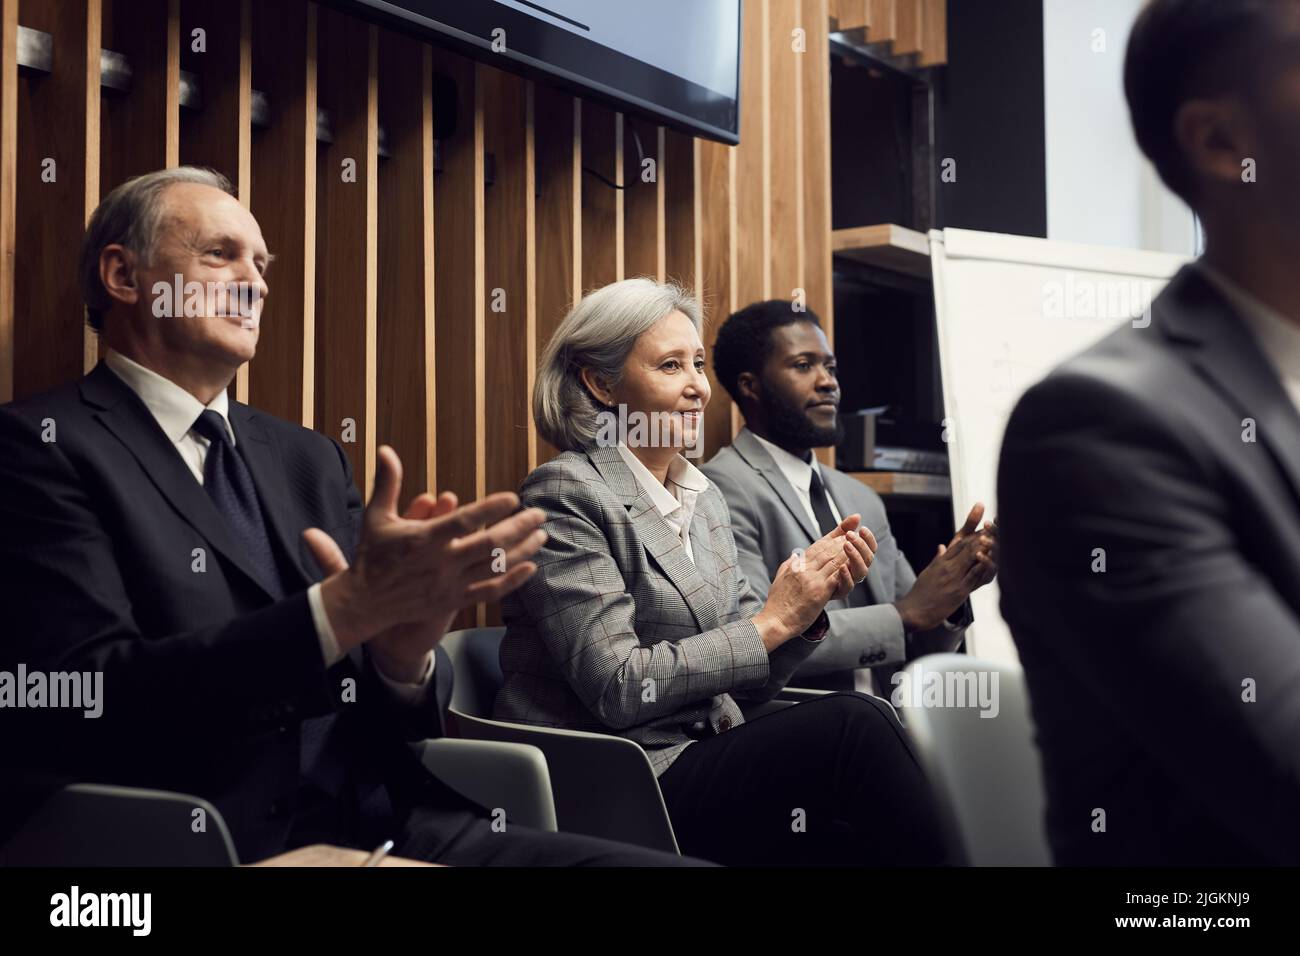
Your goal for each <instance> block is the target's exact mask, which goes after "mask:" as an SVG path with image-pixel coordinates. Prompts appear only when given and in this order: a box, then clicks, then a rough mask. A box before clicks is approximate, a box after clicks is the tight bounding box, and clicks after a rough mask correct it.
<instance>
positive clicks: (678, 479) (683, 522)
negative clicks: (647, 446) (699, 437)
mask: <svg viewBox="0 0 1300 956" xmlns="http://www.w3.org/2000/svg"><path fill="white" fill-rule="evenodd" d="M618 453H619V454H620V455H621V456H622V457H623V461H625V462H627V467H628V468H630V469H631V470H632V474H633V476H635V478H636V481H637V484H639V485H640V486H641V490H642V491H644V492H645V493H646V494H647V495H648V496H649V497H650V501H651V503H653V504H654V506H655V509H656V510H658V512H659V514H661V515H662V516H663V518H664V520H665V521H667V522H668V524H669V526H670V527H671V528H672V529H673V530H674V531H675V532H677V536H678V537H679V538H680V539H681V541H682V547H684V548H685V549H686V556H687V557H688V558H690V559H691V564H694V563H695V554H694V553H693V552H692V551H691V519H692V518H694V517H695V503H696V502H697V501H698V500H699V498H700V493H701V492H703V491H705V490H707V489H708V487H709V479H708V478H706V477H705V476H704V472H702V471H700V469H698V468H696V467H695V466H694V465H692V464H691V463H690V462H689V461H687V460H686V459H685V458H683V457H682V456H681V455H678V456H677V457H676V458H674V459H673V460H672V462H671V463H670V464H669V465H668V475H667V476H666V477H667V482H668V483H667V485H664V484H661V483H660V482H659V480H658V479H657V478H655V476H654V475H653V474H651V472H650V469H649V468H647V467H646V466H645V465H643V464H642V463H641V459H639V458H637V456H636V455H634V454H632V450H631V449H630V448H628V447H627V446H626V445H624V444H622V443H620V444H619V446H618Z"/></svg>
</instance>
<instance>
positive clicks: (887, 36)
mask: <svg viewBox="0 0 1300 956" xmlns="http://www.w3.org/2000/svg"><path fill="white" fill-rule="evenodd" d="M944 8H945V5H944V2H943V0H749V2H748V3H746V5H745V28H744V36H743V43H744V52H743V56H742V63H743V73H742V77H741V89H742V92H741V96H742V106H741V136H742V143H741V145H740V146H739V147H734V148H733V147H727V146H722V145H720V144H717V143H714V142H709V141H705V140H699V139H695V138H692V137H691V136H689V135H686V134H683V133H680V132H677V131H675V130H669V129H664V128H663V127H662V126H660V125H658V124H657V123H655V122H652V121H649V120H645V119H642V118H638V117H633V116H624V115H623V114H621V113H619V112H617V111H614V110H611V109H609V108H607V107H605V106H602V105H599V104H596V103H593V102H590V101H583V100H581V99H577V98H575V97H573V96H572V95H571V94H569V93H566V92H561V91H559V90H557V89H554V88H550V87H546V86H535V85H534V84H533V83H531V82H529V81H526V80H523V79H521V78H519V77H517V76H514V75H511V74H507V73H504V72H500V71H498V70H497V69H496V68H495V67H493V66H489V65H486V64H476V63H474V62H473V61H470V60H468V59H465V58H463V57H461V56H458V55H455V54H453V53H451V52H449V51H447V50H445V49H440V48H436V47H432V46H430V45H428V44H425V43H422V42H419V41H416V40H413V39H411V38H409V37H405V36H401V35H398V34H396V33H393V32H391V31H388V30H382V29H379V28H377V27H373V26H371V25H369V24H368V23H364V22H361V21H359V20H357V19H355V18H353V17H350V16H348V15H345V14H342V13H339V12H337V11H336V10H334V9H332V8H320V7H317V5H316V4H314V3H309V2H305V0H257V2H253V0H39V2H38V0H0V399H8V398H10V397H14V396H17V397H21V396H24V395H29V394H31V393H33V392H36V391H39V390H41V389H43V388H46V387H49V386H53V385H56V384H60V383H62V382H66V381H69V380H72V379H75V378H76V377H77V376H79V375H80V374H82V372H83V371H84V370H85V369H86V368H88V364H89V363H93V361H94V358H95V356H96V354H97V351H98V349H97V338H96V337H95V336H93V335H90V334H88V333H86V332H84V331H83V310H82V308H81V306H80V293H79V290H78V289H77V286H76V282H75V275H74V271H75V270H74V269H73V268H72V259H71V257H70V255H69V249H70V248H72V247H73V243H72V241H71V240H72V237H78V236H80V234H81V231H82V229H83V228H84V224H85V221H86V218H87V216H88V214H89V213H90V212H91V211H92V210H93V208H94V206H95V204H96V203H97V202H98V200H99V197H100V195H101V186H102V187H103V190H105V191H106V190H107V189H110V188H112V187H113V186H115V185H117V184H118V183H119V182H121V181H122V180H123V179H125V178H126V177H127V176H130V175H133V174H136V173H139V172H143V171H145V170H148V169H153V168H157V167H161V166H168V165H174V164H175V163H177V162H183V163H201V164H205V165H211V166H214V167H216V168H218V169H220V170H221V171H222V172H224V173H225V174H226V175H227V176H229V177H230V178H231V179H232V181H233V182H234V183H235V186H236V188H237V191H238V193H239V197H240V199H241V201H243V202H244V203H246V204H248V205H249V207H250V208H251V210H252V211H253V213H254V215H255V216H256V217H257V219H258V221H259V224H260V225H261V227H262V230H263V234H264V236H265V238H266V240H267V243H268V245H269V247H270V248H271V250H272V251H273V252H274V253H275V255H276V262H275V264H274V265H273V266H272V268H271V270H270V272H269V273H268V283H269V285H270V287H271V290H272V294H271V296H270V298H269V299H268V300H267V303H266V307H265V311H264V313H263V323H262V331H261V338H260V341H259V347H258V354H257V358H256V359H255V360H254V361H253V362H252V363H251V364H250V367H249V370H248V372H247V374H246V375H241V378H240V380H239V381H238V382H237V390H236V394H237V396H238V397H241V398H242V397H245V396H246V397H247V398H248V400H249V401H251V403H252V404H254V405H256V406H258V407H261V408H264V409H266V410H267V411H268V412H270V413H272V414H276V415H279V416H282V417H285V418H289V419H291V420H294V421H299V422H301V423H302V424H304V425H306V426H308V427H314V428H317V429H319V430H320V431H322V432H324V433H326V434H329V435H331V436H333V437H335V438H339V439H342V438H343V437H344V435H343V420H344V419H352V420H353V421H354V422H355V436H354V437H355V440H354V441H353V442H350V443H347V444H345V445H344V447H345V449H346V450H347V453H348V455H349V457H350V460H351V462H352V464H353V467H354V469H355V472H356V477H357V482H358V484H359V485H360V486H362V488H363V490H365V491H368V489H369V488H370V486H371V483H372V481H373V472H374V462H375V448H376V446H377V444H378V443H381V442H382V443H389V444H392V445H393V446H394V447H395V448H397V450H398V452H399V454H400V455H401V457H402V460H403V463H404V466H405V476H406V480H405V482H404V485H403V500H402V504H403V506H405V504H406V503H407V502H408V501H409V500H410V498H411V497H412V496H413V495H414V494H416V493H418V492H419V491H421V490H424V489H426V488H433V489H450V490H452V491H454V492H455V493H456V494H457V495H458V496H459V497H460V498H461V499H462V500H472V499H474V498H477V497H479V496H481V495H483V494H484V493H486V492H487V491H490V490H496V489H500V488H513V487H516V486H517V485H518V483H519V481H520V480H521V479H522V478H523V477H524V475H525V474H526V473H527V472H528V471H529V470H530V469H531V468H533V467H535V466H536V464H537V463H538V462H539V461H544V460H546V458H548V457H550V455H552V454H553V453H554V449H551V448H549V447H548V446H546V444H545V443H544V442H542V441H540V440H539V438H538V437H537V436H536V434H535V432H534V430H533V429H532V427H531V421H530V418H531V415H530V412H531V408H530V399H531V391H532V386H533V382H534V379H535V374H536V363H537V357H538V355H539V354H540V352H541V350H542V349H543V347H544V346H545V344H546V342H547V341H548V340H549V338H550V336H551V334H552V333H553V331H554V329H555V327H556V326H557V325H558V323H559V321H560V320H561V319H562V317H563V316H564V314H565V313H566V311H567V310H568V308H569V307H570V306H571V305H572V303H573V302H574V300H575V299H576V298H577V297H578V296H579V295H580V293H581V291H582V290H584V289H593V288H596V287H599V286H601V285H604V284H606V283H608V282H612V281H616V280H617V279H619V278H621V277H623V276H625V275H650V276H655V277H660V278H664V277H667V278H672V279H675V280H677V281H680V282H682V283H684V284H686V285H688V286H690V287H693V288H694V289H695V290H696V293H697V295H698V296H699V298H700V301H701V303H702V304H703V306H704V310H705V314H706V321H707V324H706V330H705V342H706V345H707V344H711V342H712V339H713V337H714V335H715V333H716V328H717V326H718V324H720V322H721V321H722V320H723V319H725V318H726V316H727V315H728V314H729V313H731V312H732V311H734V310H736V309H737V308H739V307H741V306H743V305H746V304H748V303H750V302H753V301H756V300H759V299H763V298H769V297H781V298H790V297H792V296H794V295H796V294H798V292H797V291H796V290H802V293H803V295H804V296H805V297H806V301H807V304H808V305H809V307H810V308H812V309H814V310H815V311H816V312H817V313H818V314H819V315H820V316H821V317H822V319H823V323H824V325H825V327H826V330H827V334H828V335H833V329H834V315H833V292H832V282H831V245H830V168H829V162H830V159H829V156H830V149H829V139H830V89H829V50H828V45H827V35H828V27H829V23H830V19H831V18H832V17H835V18H837V20H838V23H839V26H840V28H841V29H861V28H866V29H867V31H868V34H867V36H868V39H870V40H872V41H886V40H889V41H894V43H895V49H894V52H896V53H904V52H908V51H909V50H910V51H911V52H916V53H919V55H920V60H921V62H922V63H925V64H930V63H939V62H942V61H943V60H944V59H945V57H946V27H945V24H944V21H943V15H944ZM16 23H21V24H23V25H25V26H29V27H33V28H36V29H39V30H44V31H46V32H49V33H51V34H53V36H54V43H55V63H56V68H55V70H54V72H53V74H52V75H49V76H28V75H22V76H20V75H19V74H18V72H17V68H16V57H15V46H14V35H15V25H16ZM198 27H202V28H203V29H204V30H205V31H206V37H205V39H206V44H207V49H206V52H204V53H198V52H197V51H195V50H194V49H193V40H194V38H193V34H192V31H193V30H194V29H195V28H198ZM101 46H105V47H108V48H110V49H114V50H116V51H118V52H121V53H124V54H126V55H127V56H128V57H129V59H130V61H131V66H132V70H133V74H134V82H133V86H132V89H131V90H130V91H129V92H125V93H123V92H116V91H106V92H104V93H103V94H102V96H101V91H100V82H99V50H100V47H101ZM182 68H183V69H186V70H190V71H192V72H194V73H195V75H196V77H197V80H198V84H199V87H200V91H201V99H202V103H201V105H200V106H199V108H198V109H196V110H190V109H188V108H182V107H180V106H179V88H180V70H181V69H182ZM434 75H440V76H444V77H447V78H449V79H450V80H451V81H452V82H453V83H454V84H455V94H454V95H455V103H454V110H455V114H456V115H455V130H454V132H453V133H451V135H450V136H449V138H447V139H446V141H445V142H442V143H439V144H435V143H434V131H435V129H437V128H439V121H440V120H446V119H450V117H443V116H439V115H436V114H435V111H436V110H437V109H439V108H440V107H439V105H438V103H439V100H438V99H437V96H438V93H437V88H436V87H435V86H434V82H433V77H434ZM254 90H258V91H260V92H262V93H264V94H265V95H266V98H267V103H268V107H269V125H267V126H266V127H265V128H262V127H257V128H254V127H253V126H252V116H251V102H252V92H253V91H254ZM101 99H102V103H103V105H102V113H101ZM318 105H319V106H320V107H322V108H323V109H324V110H326V111H327V112H328V115H329V119H330V126H331V129H332V133H333V142H332V143H324V142H321V143H318V142H317V124H316V119H317V106H318ZM51 117H58V118H59V120H58V121H57V122H52V121H51ZM381 125H382V127H383V129H384V131H385V133H386V148H387V153H388V155H387V156H386V157H385V158H380V157H379V155H378V137H379V129H380V127H381ZM637 139H639V140H640V143H641V150H642V152H644V154H645V155H646V157H648V158H651V159H653V160H654V172H655V175H654V177H653V179H652V181H650V182H645V181H643V179H642V165H641V163H640V162H639V156H638V152H637V148H636V141H637ZM435 145H437V146H438V147H439V148H440V151H441V152H440V155H441V165H440V168H439V171H438V172H437V173H436V174H435V173H434V158H435ZM488 154H490V155H491V156H492V157H493V160H494V163H495V167H494V169H495V172H494V175H495V179H494V182H493V183H492V185H490V186H488V185H487V184H486V182H485V157H486V156H487V155H488ZM46 157H49V158H52V159H55V160H56V161H57V179H56V181H55V182H50V183H46V182H42V180H41V173H42V168H43V167H42V161H43V160H44V159H45V158H46ZM344 159H351V160H354V161H355V164H356V181H355V182H344V181H343V178H342V166H341V163H342V161H343V160H344ZM597 174H598V175H597ZM599 177H603V178H604V179H606V180H609V181H610V183H612V184H613V187H619V186H621V187H624V188H613V187H612V186H611V185H607V184H606V183H605V182H603V181H602V180H601V178H599ZM497 289H500V290H502V292H503V294H504V311H499V312H498V311H494V310H493V308H492V306H493V303H494V299H496V296H494V291H495V290H497ZM498 301H500V300H498ZM15 317H17V318H15ZM736 425H737V421H736V419H735V417H734V415H733V414H732V409H731V403H730V400H729V398H728V396H727V395H726V394H725V393H724V392H723V391H722V390H721V389H720V388H719V387H717V385H716V383H715V392H714V401H713V402H712V403H711V404H710V406H709V409H708V411H707V413H706V422H705V441H706V451H707V453H709V454H711V453H712V452H713V451H714V450H716V449H717V448H718V447H719V446H720V445H722V444H725V443H726V442H727V441H729V440H730V438H731V435H732V433H733V430H734V428H735V427H736ZM485 619H487V617H486V616H485V614H484V611H483V609H480V611H479V613H478V614H475V615H467V616H466V618H465V623H473V622H475V621H482V620H485Z"/></svg>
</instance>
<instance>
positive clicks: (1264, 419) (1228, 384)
mask: <svg viewBox="0 0 1300 956" xmlns="http://www.w3.org/2000/svg"><path fill="white" fill-rule="evenodd" d="M1152 314H1153V318H1154V321H1155V322H1156V323H1158V324H1159V327H1160V328H1162V329H1163V331H1164V332H1165V334H1166V335H1168V336H1169V337H1170V338H1172V339H1175V340H1178V341H1182V342H1185V343H1187V344H1188V345H1190V346H1192V351H1191V353H1190V358H1191V361H1192V363H1193V364H1194V365H1195V366H1196V367H1197V368H1198V369H1199V370H1200V371H1201V372H1202V373H1203V374H1204V375H1205V377H1206V378H1207V379H1208V380H1209V381H1210V383H1211V384H1212V385H1213V387H1214V388H1215V389H1216V390H1217V391H1218V392H1219V393H1220V394H1222V395H1223V396H1224V398H1226V399H1227V400H1228V402H1229V403H1230V404H1231V405H1232V406H1233V407H1234V408H1236V409H1237V411H1238V412H1239V413H1240V414H1241V416H1242V418H1253V419H1254V420H1255V423H1256V426H1257V427H1256V436H1257V440H1258V441H1260V442H1261V443H1263V444H1264V445H1265V446H1266V447H1267V448H1268V449H1269V451H1270V452H1272V454H1273V457H1274V459H1276V461H1277V463H1278V465H1279V466H1280V468H1281V469H1282V471H1283V473H1284V474H1285V475H1286V476H1287V479H1288V480H1289V482H1290V484H1291V489H1292V491H1293V492H1294V493H1295V494H1296V495H1297V497H1300V412H1297V410H1296V407H1295V403H1294V402H1292V401H1291V398H1290V396H1289V395H1287V393H1286V390H1285V389H1284V388H1283V386H1282V383H1281V381H1280V380H1279V379H1278V375H1277V372H1276V371H1275V370H1274V369H1273V367H1272V366H1271V365H1270V364H1269V362H1268V360H1267V359H1266V358H1265V357H1264V355H1263V353H1262V352H1261V351H1260V349H1259V345H1258V343H1257V341H1256V339H1255V336H1254V334H1253V333H1252V332H1251V331H1250V329H1249V328H1247V327H1246V326H1245V324H1244V322H1243V320H1242V319H1241V318H1239V317H1238V316H1237V314H1236V311H1235V310H1234V309H1233V308H1232V306H1231V305H1230V304H1229V303H1228V302H1227V301H1226V300H1225V299H1224V297H1223V296H1222V294H1221V293H1220V292H1219V290H1218V289H1217V288H1215V286H1214V285H1213V283H1211V282H1210V281H1209V280H1208V279H1206V278H1205V277H1204V276H1202V275H1201V273H1200V271H1199V270H1198V269H1196V268H1195V267H1194V266H1184V267H1183V269H1182V271H1180V272H1179V273H1178V275H1176V276H1175V277H1174V278H1173V280H1172V281H1171V282H1170V284H1169V286H1168V288H1166V289H1165V291H1164V293H1163V294H1161V295H1160V297H1159V298H1157V299H1156V301H1155V303H1154V304H1153V305H1152Z"/></svg>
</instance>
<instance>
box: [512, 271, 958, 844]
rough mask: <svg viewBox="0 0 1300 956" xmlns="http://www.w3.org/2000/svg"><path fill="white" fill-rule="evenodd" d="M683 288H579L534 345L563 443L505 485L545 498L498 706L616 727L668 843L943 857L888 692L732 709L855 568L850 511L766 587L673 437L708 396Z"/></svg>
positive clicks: (854, 524)
mask: <svg viewBox="0 0 1300 956" xmlns="http://www.w3.org/2000/svg"><path fill="white" fill-rule="evenodd" d="M700 332H701V319H700V311H699V306H698V305H697V304H696V301H695V299H694V297H693V296H691V295H690V294H689V293H687V292H686V291H684V290H683V289H681V288H679V287H677V286H675V285H671V284H662V283H657V282H654V281H652V280H650V279H644V278H642V279H628V280H625V281H623V282H617V283H614V284H612V285H608V286H605V287H604V288H603V289H600V290H598V291H596V292H593V293H591V294H590V295H588V296H586V297H585V298H584V299H582V300H581V301H580V302H579V303H578V304H577V305H576V306H575V307H574V309H573V310H572V311H571V312H570V313H569V315H568V316H567V317H566V318H565V319H564V321H563V322H562V323H561V324H560V327H559V329H557V330H556V333H555V336H554V338H553V339H552V340H551V342H550V343H549V345H548V346H547V348H546V351H545V353H544V354H543V356H542V359H541V362H540V364H539V367H538V371H537V382H536V387H535V390H534V393H533V415H534V417H535V418H536V421H537V428H538V431H539V432H540V433H541V434H542V436H543V437H544V438H546V439H547V440H548V441H550V442H551V443H552V444H553V445H555V446H556V448H558V449H560V454H559V455H558V456H557V457H555V458H554V459H552V460H551V461H549V462H547V463H546V464H544V465H542V466H541V467H540V468H538V469H537V470H536V471H534V472H533V473H532V474H531V475H529V476H528V478H527V479H526V480H525V481H524V483H523V486H522V487H521V488H520V492H519V496H520V499H521V501H522V503H523V504H524V505H525V506H528V507H536V508H541V509H542V510H543V511H544V512H545V513H546V515H547V519H546V523H545V529H546V531H547V534H548V538H547V541H546V542H545V544H544V545H543V546H542V548H541V550H540V551H539V552H538V553H537V554H536V555H535V556H534V558H533V561H534V562H535V563H536V565H537V573H536V574H535V575H534V576H533V577H532V578H531V580H529V581H527V582H526V583H525V584H524V585H523V586H522V587H521V588H520V589H519V590H518V591H516V592H514V593H513V594H511V595H509V596H508V597H507V598H506V599H505V600H504V602H503V604H502V608H503V615H504V618H505V622H506V625H507V630H506V636H505V639H504V641H503V643H502V646H501V668H502V671H503V672H504V675H505V683H504V685H503V687H502V689H501V692H500V694H499V695H498V697H497V701H496V710H495V714H496V716H497V717H498V718H500V719H503V720H512V721H518V722H522V723H532V724H538V725H543V726H552V727H565V728H569V729H574V730H587V731H597V732H604V733H614V734H620V735H622V736H624V737H627V738H629V739H631V740H633V741H636V742H637V743H638V744H640V745H641V746H642V747H643V748H644V749H645V751H646V753H647V755H648V756H649V758H650V762H651V765H652V766H653V768H654V771H655V773H656V775H657V776H658V778H659V786H660V789H661V790H662V791H663V795H664V800H665V802H666V803H667V806H668V811H669V815H670V817H671V818H672V822H673V827H674V830H675V831H676V834H677V839H678V842H679V844H680V846H681V848H682V851H683V852H684V853H689V854H691V855H693V856H699V857H703V858H705V859H710V860H714V861H716V862H719V863H727V864H782V863H858V864H870V863H880V864H927V863H939V862H943V859H944V850H943V847H942V840H941V837H940V831H939V827H938V824H937V817H936V814H935V810H934V806H933V800H932V797H931V794H930V791H929V787H928V785H927V783H926V781H925V779H924V777H923V775H922V773H921V770H920V768H919V765H918V763H917V761H916V758H915V756H914V754H913V752H912V751H911V749H910V745H909V743H908V741H907V739H906V737H905V735H904V734H903V732H902V728H901V727H900V726H899V724H898V721H897V719H896V718H895V717H894V715H893V713H892V711H891V710H890V708H889V706H888V705H887V704H885V703H884V702H883V701H880V700H878V699H876V698H872V697H868V696H865V695H860V694H830V695H827V696H825V697H822V698H819V699H817V700H815V701H812V702H808V703H803V704H799V705H797V706H793V707H787V708H785V709H783V710H780V711H777V712H775V713H772V714H769V715H767V716H765V717H762V718H761V719H758V720H755V721H753V722H752V723H746V722H745V718H744V715H743V713H742V711H741V706H740V705H741V703H742V702H748V703H755V702H762V701H766V700H770V699H772V698H773V697H775V696H776V694H777V693H778V692H779V691H780V690H781V688H782V687H783V686H784V685H785V683H786V681H787V680H788V679H789V677H790V675H791V674H792V673H793V672H794V670H795V668H796V667H797V666H798V664H799V663H800V662H801V661H802V660H803V659H804V658H805V657H807V656H808V655H809V654H810V653H812V651H813V650H814V649H815V648H816V646H817V642H818V641H820V640H821V639H822V637H823V635H824V634H825V631H826V615H825V612H824V610H823V607H824V605H825V604H826V602H827V601H828V600H830V599H831V598H833V597H835V596H837V595H842V594H845V593H847V592H848V591H849V590H850V589H851V588H852V587H853V586H854V585H855V584H856V583H858V582H860V581H861V580H862V579H863V577H865V575H866V574H867V573H868V569H869V568H870V565H871V557H872V553H873V551H874V549H875V539H874V538H873V537H872V536H871V532H870V531H869V530H867V529H859V523H860V516H859V515H850V516H849V517H847V518H846V519H845V520H844V521H843V522H842V523H841V524H840V526H839V527H838V528H836V529H835V530H834V531H833V532H831V533H830V534H828V535H827V536H826V537H824V538H822V539H821V540H819V541H817V542H815V543H814V544H813V545H812V546H811V547H809V548H808V549H807V551H806V552H803V553H801V554H800V553H796V554H794V555H792V556H791V558H790V559H789V560H788V561H786V562H785V563H784V564H783V565H781V567H780V569H779V570H778V572H777V575H776V579H775V580H774V581H773V582H772V586H771V589H770V591H769V593H768V598H767V601H766V603H762V602H760V601H759V600H758V599H757V598H756V597H755V595H754V593H753V592H752V591H751V589H750V587H749V584H748V582H747V581H746V579H745V576H744V574H743V573H742V571H741V569H740V566H739V563H738V561H737V557H736V545H735V541H734V539H733V538H732V533H731V525H730V518H729V517H728V513H727V506H726V504H725V503H724V501H723V498H722V495H721V494H720V493H719V491H718V490H717V489H716V488H715V487H714V486H713V485H711V484H710V483H709V481H708V479H707V478H705V477H704V475H703V474H702V473H701V472H700V471H699V470H698V469H697V468H696V467H695V466H694V465H692V464H691V463H690V462H689V461H688V460H687V458H686V457H685V455H684V454H683V452H686V453H692V452H693V451H694V450H695V449H697V448H698V447H699V436H700V428H701V416H702V414H703V411H704V407H705V405H706V404H707V403H708V401H709V382H708V379H707V378H706V376H705V372H704V368H705V365H704V345H703V342H702V341H701V337H700Z"/></svg>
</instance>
